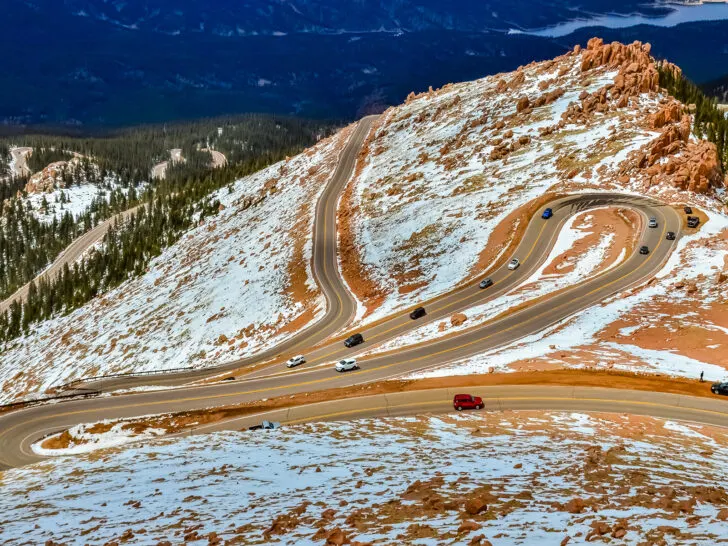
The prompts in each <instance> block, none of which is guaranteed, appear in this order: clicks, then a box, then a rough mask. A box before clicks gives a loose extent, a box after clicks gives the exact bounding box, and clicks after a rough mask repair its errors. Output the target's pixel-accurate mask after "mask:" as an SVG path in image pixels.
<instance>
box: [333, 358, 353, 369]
mask: <svg viewBox="0 0 728 546" xmlns="http://www.w3.org/2000/svg"><path fill="white" fill-rule="evenodd" d="M335 368H336V371H337V372H350V371H351V370H358V369H359V364H357V363H356V358H343V359H341V360H339V361H338V362H337V363H336V366H335Z"/></svg>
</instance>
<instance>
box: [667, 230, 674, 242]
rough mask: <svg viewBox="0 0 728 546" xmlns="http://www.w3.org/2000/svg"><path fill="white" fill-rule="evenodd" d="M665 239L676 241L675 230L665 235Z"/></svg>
mask: <svg viewBox="0 0 728 546" xmlns="http://www.w3.org/2000/svg"><path fill="white" fill-rule="evenodd" d="M665 239H667V240H668V241H674V240H675V232H674V231H668V232H667V235H665Z"/></svg>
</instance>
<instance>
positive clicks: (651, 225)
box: [647, 216, 657, 228]
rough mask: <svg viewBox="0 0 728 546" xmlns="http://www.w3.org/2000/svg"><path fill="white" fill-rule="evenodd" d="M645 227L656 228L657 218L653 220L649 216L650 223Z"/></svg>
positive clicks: (652, 217)
mask: <svg viewBox="0 0 728 546" xmlns="http://www.w3.org/2000/svg"><path fill="white" fill-rule="evenodd" d="M647 225H648V226H650V227H651V228H656V227H657V218H655V217H654V216H650V223H649V224H647Z"/></svg>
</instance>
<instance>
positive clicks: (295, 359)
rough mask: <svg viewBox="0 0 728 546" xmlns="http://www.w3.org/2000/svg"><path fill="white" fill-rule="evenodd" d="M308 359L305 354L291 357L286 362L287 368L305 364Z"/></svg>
mask: <svg viewBox="0 0 728 546" xmlns="http://www.w3.org/2000/svg"><path fill="white" fill-rule="evenodd" d="M305 363H306V359H305V358H304V356H303V355H296V356H294V357H293V358H292V359H290V360H289V361H288V362H286V367H287V368H295V367H296V366H299V365H301V364H305Z"/></svg>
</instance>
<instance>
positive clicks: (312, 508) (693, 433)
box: [0, 412, 728, 546]
mask: <svg viewBox="0 0 728 546" xmlns="http://www.w3.org/2000/svg"><path fill="white" fill-rule="evenodd" d="M726 446H728V435H726V431H725V430H723V429H718V428H712V427H707V426H697V425H684V424H679V423H675V422H671V421H663V420H659V419H653V418H648V417H637V416H635V417H630V416H626V415H610V414H591V415H586V414H580V413H558V412H547V413H543V412H537V413H536V412H534V413H529V412H509V413H479V414H470V415H442V416H438V417H427V416H423V417H419V418H390V419H383V420H381V419H376V420H375V419H373V420H364V421H355V422H352V423H322V424H315V425H306V426H296V427H287V428H284V429H278V430H273V431H264V432H260V431H259V432H244V433H220V434H214V435H206V436H192V437H187V438H181V439H180V438H178V439H166V440H162V441H157V442H153V443H150V444H147V445H144V446H142V447H137V448H130V449H118V448H116V449H111V450H107V451H103V452H97V453H94V454H90V455H82V456H78V457H76V458H72V459H64V458H59V459H54V460H49V461H48V462H43V463H39V464H36V465H33V466H31V467H27V468H23V469H17V470H10V471H6V472H4V473H3V472H0V486H1V487H2V492H3V494H2V495H0V535H1V536H2V537H3V543H4V544H7V545H19V544H28V543H32V544H42V543H44V542H45V543H46V544H56V543H69V544H70V543H90V544H104V543H109V542H111V541H114V542H117V543H122V544H123V543H126V544H158V543H160V541H168V542H164V543H165V544H169V543H172V544H177V543H182V542H185V543H198V542H199V543H200V544H203V543H204V544H222V543H223V542H225V543H228V542H227V541H229V543H231V544H270V543H274V542H278V543H281V544H290V545H294V544H295V545H309V544H311V545H323V544H344V543H349V542H348V541H351V543H355V542H354V541H358V542H356V543H358V544H365V543H375V544H413V545H425V544H443V543H444V544H470V545H473V546H475V545H479V546H484V545H486V544H490V543H492V544H513V545H515V544H523V545H530V544H548V545H551V544H566V542H569V543H570V544H581V543H584V542H591V541H592V540H593V541H594V542H596V543H599V544H601V543H604V542H609V543H619V544H630V545H632V544H634V545H636V544H646V543H651V544H663V543H667V544H678V543H680V544H683V543H685V544H714V543H716V542H717V541H718V540H719V539H721V538H725V526H726V520H727V519H728V492H727V491H726V489H725V487H724V482H725V477H724V474H725V472H724V471H725V467H726V464H728V447H726ZM663 539H664V541H666V542H664V541H663ZM46 541H53V542H46ZM487 541H490V542H487ZM615 541H616V542H615Z"/></svg>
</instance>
